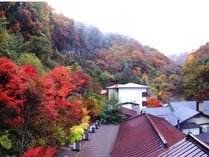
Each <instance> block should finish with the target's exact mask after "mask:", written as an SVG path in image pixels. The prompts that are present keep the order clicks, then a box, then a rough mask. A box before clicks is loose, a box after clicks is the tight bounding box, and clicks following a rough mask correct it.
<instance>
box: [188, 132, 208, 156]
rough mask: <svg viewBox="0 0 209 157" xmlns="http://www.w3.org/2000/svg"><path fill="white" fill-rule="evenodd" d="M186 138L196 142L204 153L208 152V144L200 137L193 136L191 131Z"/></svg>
mask: <svg viewBox="0 0 209 157" xmlns="http://www.w3.org/2000/svg"><path fill="white" fill-rule="evenodd" d="M186 140H190V141H191V142H193V143H195V144H198V147H201V148H202V150H203V151H204V152H205V153H207V154H208V153H209V146H208V145H207V144H206V143H204V142H203V141H201V140H200V139H198V138H197V137H195V136H194V135H193V134H192V133H190V132H189V133H188V135H187V137H186ZM199 145H200V146H199Z"/></svg>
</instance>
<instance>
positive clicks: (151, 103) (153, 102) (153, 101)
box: [147, 97, 163, 107]
mask: <svg viewBox="0 0 209 157" xmlns="http://www.w3.org/2000/svg"><path fill="white" fill-rule="evenodd" d="M147 107H163V106H162V104H160V102H159V100H158V98H157V97H151V98H147Z"/></svg>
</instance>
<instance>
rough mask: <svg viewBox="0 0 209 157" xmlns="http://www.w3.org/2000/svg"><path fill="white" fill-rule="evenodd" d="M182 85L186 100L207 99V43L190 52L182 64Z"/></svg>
mask: <svg viewBox="0 0 209 157" xmlns="http://www.w3.org/2000/svg"><path fill="white" fill-rule="evenodd" d="M183 87H184V96H185V98H186V99H187V100H208V98H209V93H208V90H209V43H207V44H205V45H203V46H201V47H200V48H199V49H198V50H196V51H195V52H193V53H191V54H190V55H189V57H188V58H187V60H186V61H185V63H184V64H183Z"/></svg>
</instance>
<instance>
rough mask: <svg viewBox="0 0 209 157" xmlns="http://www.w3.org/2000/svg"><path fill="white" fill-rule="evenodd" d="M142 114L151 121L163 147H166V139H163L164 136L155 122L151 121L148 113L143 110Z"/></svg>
mask: <svg viewBox="0 0 209 157" xmlns="http://www.w3.org/2000/svg"><path fill="white" fill-rule="evenodd" d="M144 114H145V115H146V117H147V118H148V120H149V122H150V123H151V125H152V127H153V128H154V130H155V132H156V133H157V135H158V136H159V138H160V140H161V141H162V143H163V145H164V147H167V144H168V142H167V140H166V139H165V137H164V136H163V134H162V133H161V132H160V130H159V129H158V128H157V126H156V125H155V123H154V122H153V120H152V119H151V118H150V116H149V114H148V113H146V112H144Z"/></svg>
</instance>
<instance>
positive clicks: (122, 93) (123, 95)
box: [118, 88, 147, 110]
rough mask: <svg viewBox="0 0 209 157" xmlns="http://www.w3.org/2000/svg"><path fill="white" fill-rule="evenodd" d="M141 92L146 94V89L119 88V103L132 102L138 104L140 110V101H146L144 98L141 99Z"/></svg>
mask: <svg viewBox="0 0 209 157" xmlns="http://www.w3.org/2000/svg"><path fill="white" fill-rule="evenodd" d="M142 92H147V89H140V88H120V89H119V91H118V98H119V102H120V103H124V102H133V103H137V104H139V108H140V110H141V109H142V108H143V107H142V101H147V98H146V97H142Z"/></svg>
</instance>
